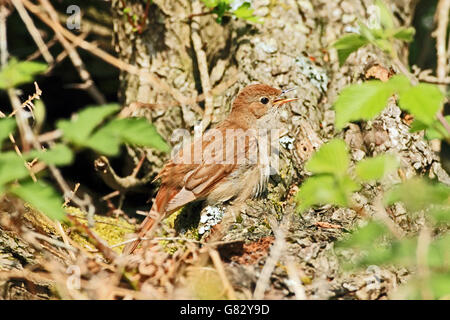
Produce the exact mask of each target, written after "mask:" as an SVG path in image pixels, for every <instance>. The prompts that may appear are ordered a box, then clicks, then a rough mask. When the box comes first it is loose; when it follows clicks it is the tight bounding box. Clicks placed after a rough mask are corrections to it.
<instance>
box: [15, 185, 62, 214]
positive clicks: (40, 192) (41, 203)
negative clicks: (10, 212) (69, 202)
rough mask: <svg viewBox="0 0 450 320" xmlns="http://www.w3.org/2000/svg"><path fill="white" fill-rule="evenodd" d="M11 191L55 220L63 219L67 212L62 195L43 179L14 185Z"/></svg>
mask: <svg viewBox="0 0 450 320" xmlns="http://www.w3.org/2000/svg"><path fill="white" fill-rule="evenodd" d="M10 192H11V193H12V194H14V195H16V196H18V197H19V198H21V199H22V200H24V201H25V202H28V203H29V204H30V205H32V206H33V207H34V208H36V209H37V210H39V211H41V212H42V213H44V214H46V215H47V216H48V217H50V218H51V219H54V220H63V219H64V218H65V213H64V210H63V208H62V205H63V202H62V197H61V196H60V195H59V194H58V193H56V191H55V190H54V189H53V188H52V187H51V186H49V185H47V184H45V183H44V182H42V181H38V182H35V183H34V182H31V181H30V182H26V183H23V184H21V185H20V186H13V187H12V188H11V189H10Z"/></svg>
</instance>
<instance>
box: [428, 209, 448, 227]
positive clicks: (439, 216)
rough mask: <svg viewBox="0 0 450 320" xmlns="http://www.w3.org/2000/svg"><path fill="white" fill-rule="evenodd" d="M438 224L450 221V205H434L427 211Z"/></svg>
mask: <svg viewBox="0 0 450 320" xmlns="http://www.w3.org/2000/svg"><path fill="white" fill-rule="evenodd" d="M427 214H428V215H429V216H431V217H432V219H433V221H434V222H435V223H437V224H440V223H450V207H449V206H433V207H432V208H430V209H429V210H428V211H427Z"/></svg>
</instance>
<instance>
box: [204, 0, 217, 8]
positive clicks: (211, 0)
mask: <svg viewBox="0 0 450 320" xmlns="http://www.w3.org/2000/svg"><path fill="white" fill-rule="evenodd" d="M202 2H203V4H204V5H205V6H206V7H208V8H210V9H211V8H214V7H216V6H217V5H218V4H219V2H220V0H202Z"/></svg>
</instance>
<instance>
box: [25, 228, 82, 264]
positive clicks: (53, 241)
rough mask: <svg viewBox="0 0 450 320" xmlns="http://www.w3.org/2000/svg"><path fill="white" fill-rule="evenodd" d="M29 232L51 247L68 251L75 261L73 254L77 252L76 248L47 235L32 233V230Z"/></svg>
mask: <svg viewBox="0 0 450 320" xmlns="http://www.w3.org/2000/svg"><path fill="white" fill-rule="evenodd" d="M27 232H28V233H29V234H30V235H31V236H33V237H34V238H36V239H39V240H44V241H46V242H48V243H50V244H51V245H54V246H56V247H60V248H63V249H66V250H67V251H68V252H69V254H70V255H71V257H73V259H75V255H74V254H73V252H76V251H77V250H76V249H75V248H74V247H72V246H71V245H70V244H67V243H64V242H61V241H59V240H56V239H52V238H50V237H48V236H46V235H43V234H40V233H37V232H34V231H31V230H30V231H27Z"/></svg>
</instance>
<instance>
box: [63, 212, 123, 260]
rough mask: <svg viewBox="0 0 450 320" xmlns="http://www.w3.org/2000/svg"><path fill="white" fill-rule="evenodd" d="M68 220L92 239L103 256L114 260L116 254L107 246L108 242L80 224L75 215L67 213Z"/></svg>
mask: <svg viewBox="0 0 450 320" xmlns="http://www.w3.org/2000/svg"><path fill="white" fill-rule="evenodd" d="M67 217H68V218H69V220H70V221H71V222H72V223H73V224H75V226H77V227H79V228H81V229H82V230H83V231H84V232H86V234H87V235H88V237H89V238H90V239H91V240H92V242H93V244H94V246H95V247H96V248H97V249H98V250H99V251H100V252H101V253H102V254H103V256H104V257H105V258H106V259H108V260H109V261H114V260H115V259H116V258H117V254H116V253H115V252H114V251H113V250H112V249H111V248H110V247H109V246H108V244H107V243H106V242H105V241H104V240H103V239H102V238H100V237H99V236H97V234H95V232H94V231H92V230H91V229H90V228H89V227H88V226H87V225H85V224H82V223H81V222H79V221H78V220H77V218H76V217H75V216H72V215H69V214H68V215H67Z"/></svg>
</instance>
